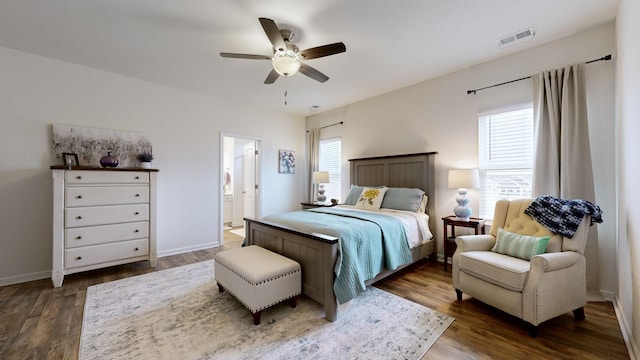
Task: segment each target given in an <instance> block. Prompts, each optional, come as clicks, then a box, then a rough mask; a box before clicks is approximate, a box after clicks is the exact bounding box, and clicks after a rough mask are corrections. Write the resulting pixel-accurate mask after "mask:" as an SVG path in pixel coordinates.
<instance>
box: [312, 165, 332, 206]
mask: <svg viewBox="0 0 640 360" xmlns="http://www.w3.org/2000/svg"><path fill="white" fill-rule="evenodd" d="M311 182H312V183H314V184H318V202H321V203H323V202H325V201H327V196H326V195H325V194H324V184H328V183H329V172H328V171H314V172H313V175H312V177H311Z"/></svg>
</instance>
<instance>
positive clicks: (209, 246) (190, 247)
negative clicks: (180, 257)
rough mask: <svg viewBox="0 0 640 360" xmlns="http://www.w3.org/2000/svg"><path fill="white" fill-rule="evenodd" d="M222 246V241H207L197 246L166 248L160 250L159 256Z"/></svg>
mask: <svg viewBox="0 0 640 360" xmlns="http://www.w3.org/2000/svg"><path fill="white" fill-rule="evenodd" d="M218 246H220V242H219V241H218V242H210V243H205V244H198V245H195V246H186V247H181V248H176V249H170V250H165V251H160V252H158V257H165V256H169V255H177V254H183V253H187V252H190V251H198V250H205V249H210V248H212V247H218Z"/></svg>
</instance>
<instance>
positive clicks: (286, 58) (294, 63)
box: [272, 53, 300, 76]
mask: <svg viewBox="0 0 640 360" xmlns="http://www.w3.org/2000/svg"><path fill="white" fill-rule="evenodd" d="M272 65H273V69H274V70H275V71H276V72H277V73H278V74H280V75H282V76H291V75H294V74H295V73H297V72H298V70H299V69H300V61H299V60H298V59H297V58H296V57H295V55H291V54H287V53H276V54H275V55H274V56H273V62H272Z"/></svg>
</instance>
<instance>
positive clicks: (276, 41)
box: [258, 18, 287, 51]
mask: <svg viewBox="0 0 640 360" xmlns="http://www.w3.org/2000/svg"><path fill="white" fill-rule="evenodd" d="M258 20H260V24H261V25H262V28H263V29H264V32H265V33H266V34H267V37H268V38H269V41H271V44H273V48H274V49H276V50H279V51H284V50H286V49H287V44H285V42H284V39H283V38H282V35H281V34H280V30H279V29H278V25H276V23H275V21H273V20H271V19H267V18H259V19H258Z"/></svg>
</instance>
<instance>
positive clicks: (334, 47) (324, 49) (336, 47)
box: [300, 42, 347, 60]
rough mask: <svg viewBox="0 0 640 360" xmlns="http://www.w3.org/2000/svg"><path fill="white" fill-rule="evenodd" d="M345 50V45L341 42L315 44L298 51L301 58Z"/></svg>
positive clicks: (312, 57)
mask: <svg viewBox="0 0 640 360" xmlns="http://www.w3.org/2000/svg"><path fill="white" fill-rule="evenodd" d="M345 51H347V47H346V46H344V44H343V43H341V42H339V43H334V44H328V45H322V46H317V47H313V48H309V49H305V50H302V51H300V55H301V56H302V58H303V59H305V60H309V59H315V58H319V57H323V56H329V55H335V54H339V53H342V52H345Z"/></svg>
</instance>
